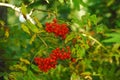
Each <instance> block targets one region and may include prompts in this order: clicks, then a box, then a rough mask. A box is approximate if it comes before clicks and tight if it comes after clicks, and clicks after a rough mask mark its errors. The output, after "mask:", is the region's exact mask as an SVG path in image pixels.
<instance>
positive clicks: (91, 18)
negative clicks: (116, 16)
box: [90, 15, 97, 25]
mask: <svg viewBox="0 0 120 80" xmlns="http://www.w3.org/2000/svg"><path fill="white" fill-rule="evenodd" d="M90 20H91V21H92V22H93V23H94V24H95V25H97V17H96V15H92V16H90Z"/></svg>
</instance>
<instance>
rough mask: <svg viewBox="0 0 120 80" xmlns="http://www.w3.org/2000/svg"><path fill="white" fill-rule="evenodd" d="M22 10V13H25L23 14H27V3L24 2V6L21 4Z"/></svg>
mask: <svg viewBox="0 0 120 80" xmlns="http://www.w3.org/2000/svg"><path fill="white" fill-rule="evenodd" d="M21 11H22V14H23V15H25V14H27V9H26V7H25V4H22V6H21Z"/></svg>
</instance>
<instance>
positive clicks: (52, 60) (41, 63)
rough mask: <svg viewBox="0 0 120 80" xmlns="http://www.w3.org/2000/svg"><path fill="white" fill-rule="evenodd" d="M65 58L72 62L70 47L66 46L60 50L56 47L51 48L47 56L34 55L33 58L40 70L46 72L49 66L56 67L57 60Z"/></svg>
mask: <svg viewBox="0 0 120 80" xmlns="http://www.w3.org/2000/svg"><path fill="white" fill-rule="evenodd" d="M66 59H69V60H71V61H72V62H73V59H74V58H71V52H70V47H67V50H65V49H64V48H63V49H62V50H60V48H56V49H55V50H52V53H51V54H50V56H49V57H47V58H39V57H36V58H35V59H34V60H35V63H36V64H37V65H38V67H39V69H40V70H41V71H43V72H47V71H48V70H50V69H51V68H55V67H56V65H57V60H66ZM74 60H75V59H74Z"/></svg>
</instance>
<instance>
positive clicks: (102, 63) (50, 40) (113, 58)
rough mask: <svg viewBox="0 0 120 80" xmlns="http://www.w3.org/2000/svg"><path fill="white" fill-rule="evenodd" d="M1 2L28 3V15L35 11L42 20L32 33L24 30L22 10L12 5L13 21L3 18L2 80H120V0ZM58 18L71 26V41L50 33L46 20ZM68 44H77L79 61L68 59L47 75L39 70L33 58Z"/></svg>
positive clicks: (0, 44) (9, 16)
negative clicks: (67, 61)
mask: <svg viewBox="0 0 120 80" xmlns="http://www.w3.org/2000/svg"><path fill="white" fill-rule="evenodd" d="M0 2H7V3H8V4H13V5H15V6H17V7H22V8H23V6H22V4H25V5H26V6H27V7H26V9H27V12H25V14H27V13H29V12H30V11H31V10H32V9H33V13H32V15H31V16H32V18H34V19H36V22H38V23H37V28H38V29H39V31H40V33H37V32H34V31H32V30H31V29H30V34H29V32H27V33H26V30H23V29H22V28H21V26H22V25H26V23H21V22H20V21H19V14H18V13H17V12H15V11H14V10H12V9H10V8H7V17H6V16H5V17H4V18H6V19H7V21H6V20H3V19H1V20H0V54H1V56H0V76H1V80H2V79H3V80H63V79H65V80H120V36H119V35H120V5H119V3H120V2H119V0H97V1H96V0H1V1H0ZM23 9H25V8H23ZM23 12H24V10H23ZM82 13H83V14H82ZM82 15H83V16H82ZM54 17H56V18H57V19H58V20H59V22H60V23H67V24H68V25H69V28H70V30H71V32H70V33H69V35H68V36H67V38H66V39H65V40H61V39H60V38H55V37H54V35H53V34H48V33H47V32H45V31H44V28H45V23H46V22H50V21H51V20H52V19H53V18H54ZM41 25H42V26H41ZM30 26H32V27H34V26H33V25H30ZM27 27H28V26H27ZM35 36H36V37H35ZM65 46H70V47H71V51H72V54H73V56H74V57H75V58H76V60H77V61H76V63H74V64H71V63H70V64H68V63H66V62H62V63H60V64H58V65H57V68H56V69H52V70H50V71H49V72H47V73H44V72H41V71H40V70H38V68H37V66H36V65H35V64H34V61H33V59H34V57H35V56H43V55H45V56H47V55H49V53H50V52H51V50H52V49H55V48H56V47H60V48H62V47H65Z"/></svg>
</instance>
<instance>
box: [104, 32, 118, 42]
mask: <svg viewBox="0 0 120 80" xmlns="http://www.w3.org/2000/svg"><path fill="white" fill-rule="evenodd" d="M106 36H108V37H109V38H108V39H105V40H103V41H102V42H105V43H110V42H115V43H120V33H118V32H114V33H109V34H106Z"/></svg>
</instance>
